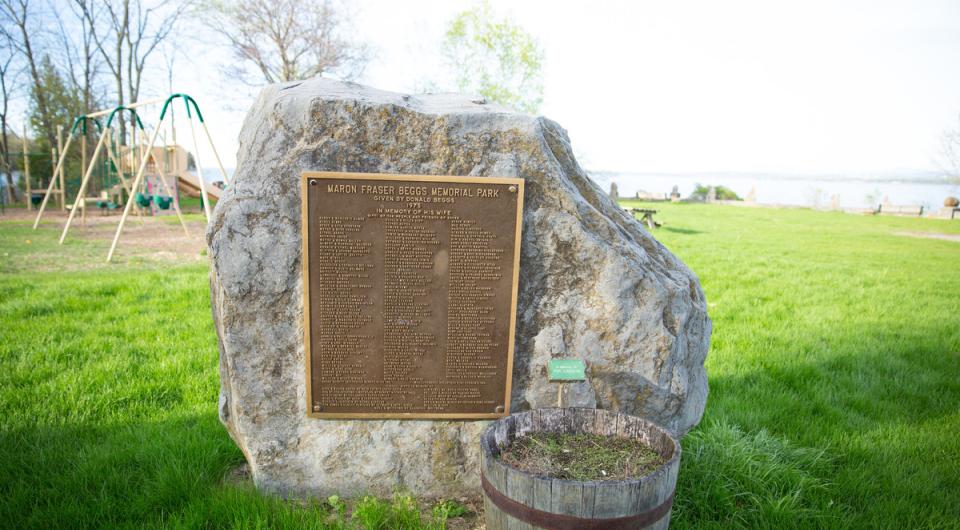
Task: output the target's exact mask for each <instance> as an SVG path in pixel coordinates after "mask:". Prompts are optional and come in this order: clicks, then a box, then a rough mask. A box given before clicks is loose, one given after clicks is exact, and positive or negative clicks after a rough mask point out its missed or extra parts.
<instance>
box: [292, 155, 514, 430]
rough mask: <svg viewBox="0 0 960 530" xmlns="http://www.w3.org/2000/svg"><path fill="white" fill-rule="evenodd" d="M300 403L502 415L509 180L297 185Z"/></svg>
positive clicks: (354, 178) (509, 341) (510, 288)
mask: <svg viewBox="0 0 960 530" xmlns="http://www.w3.org/2000/svg"><path fill="white" fill-rule="evenodd" d="M303 192H304V193H303V275H304V314H305V315H304V328H305V330H304V332H305V340H306V345H307V348H306V350H307V359H306V361H307V405H308V412H309V414H310V415H311V416H314V417H319V418H405V417H410V418H496V417H501V416H504V415H506V414H508V413H509V409H510V402H509V401H510V376H511V371H512V368H513V366H512V365H513V343H514V340H513V334H514V321H515V320H516V303H517V277H518V276H517V274H518V265H519V252H520V223H521V219H522V207H523V180H522V179H515V178H498V177H431V176H419V175H381V174H361V173H320V172H317V173H310V172H307V173H304V174H303Z"/></svg>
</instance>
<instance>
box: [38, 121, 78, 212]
mask: <svg viewBox="0 0 960 530" xmlns="http://www.w3.org/2000/svg"><path fill="white" fill-rule="evenodd" d="M72 141H73V136H68V137H67V145H65V146H63V151H62V152H61V153H60V158H59V160H57V167H56V168H55V169H54V170H53V174H54V175H56V174H57V172H58V171H63V163H64V160H66V158H67V151H68V150H69V149H70V142H72ZM53 182H54V179H52V178H51V179H50V185H49V186H47V194H46V195H44V197H43V202H41V203H40V211H38V212H37V220H36V221H34V222H33V229H34V230H36V229H37V226H38V225H39V224H40V217H41V216H42V215H43V210H44V209H45V208H46V207H47V201H48V200H50V191H51V189H52V188H53ZM64 193H65V192H64Z"/></svg>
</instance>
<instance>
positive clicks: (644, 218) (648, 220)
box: [630, 208, 660, 230]
mask: <svg viewBox="0 0 960 530" xmlns="http://www.w3.org/2000/svg"><path fill="white" fill-rule="evenodd" d="M630 213H632V214H633V215H634V218H636V216H637V215H641V217H640V222H641V223H643V224H645V225H647V228H649V229H650V230H653V229H654V228H659V227H660V223H658V222H657V221H655V220H654V219H653V214H655V213H657V210H649V209H647V208H630Z"/></svg>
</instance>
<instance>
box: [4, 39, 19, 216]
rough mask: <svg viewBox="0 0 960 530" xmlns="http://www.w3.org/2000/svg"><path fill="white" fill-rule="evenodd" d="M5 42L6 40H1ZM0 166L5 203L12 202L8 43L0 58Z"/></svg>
mask: <svg viewBox="0 0 960 530" xmlns="http://www.w3.org/2000/svg"><path fill="white" fill-rule="evenodd" d="M3 41H7V39H3ZM0 57H2V59H0V61H2V63H0V98H2V102H0V131H2V134H0V166H2V170H3V172H4V174H5V175H6V177H7V198H8V201H7V202H13V201H14V200H15V199H16V196H15V195H14V188H13V163H12V161H11V159H10V136H9V135H8V134H7V131H8V130H9V117H10V114H9V109H10V99H11V97H12V88H13V78H14V73H15V72H14V70H12V69H11V67H12V66H13V58H14V49H13V47H12V46H10V44H9V42H4V43H3V55H2V56H0Z"/></svg>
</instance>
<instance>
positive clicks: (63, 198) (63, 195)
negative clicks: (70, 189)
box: [57, 125, 67, 212]
mask: <svg viewBox="0 0 960 530" xmlns="http://www.w3.org/2000/svg"><path fill="white" fill-rule="evenodd" d="M57 151H59V152H60V157H61V158H62V157H64V156H66V152H64V150H63V125H57ZM57 165H58V166H60V171H58V172H57V173H59V177H60V211H63V212H65V211H67V188H66V186H64V182H65V181H66V179H65V178H64V174H63V173H64V169H63V164H61V163H59V162H58V163H57Z"/></svg>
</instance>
